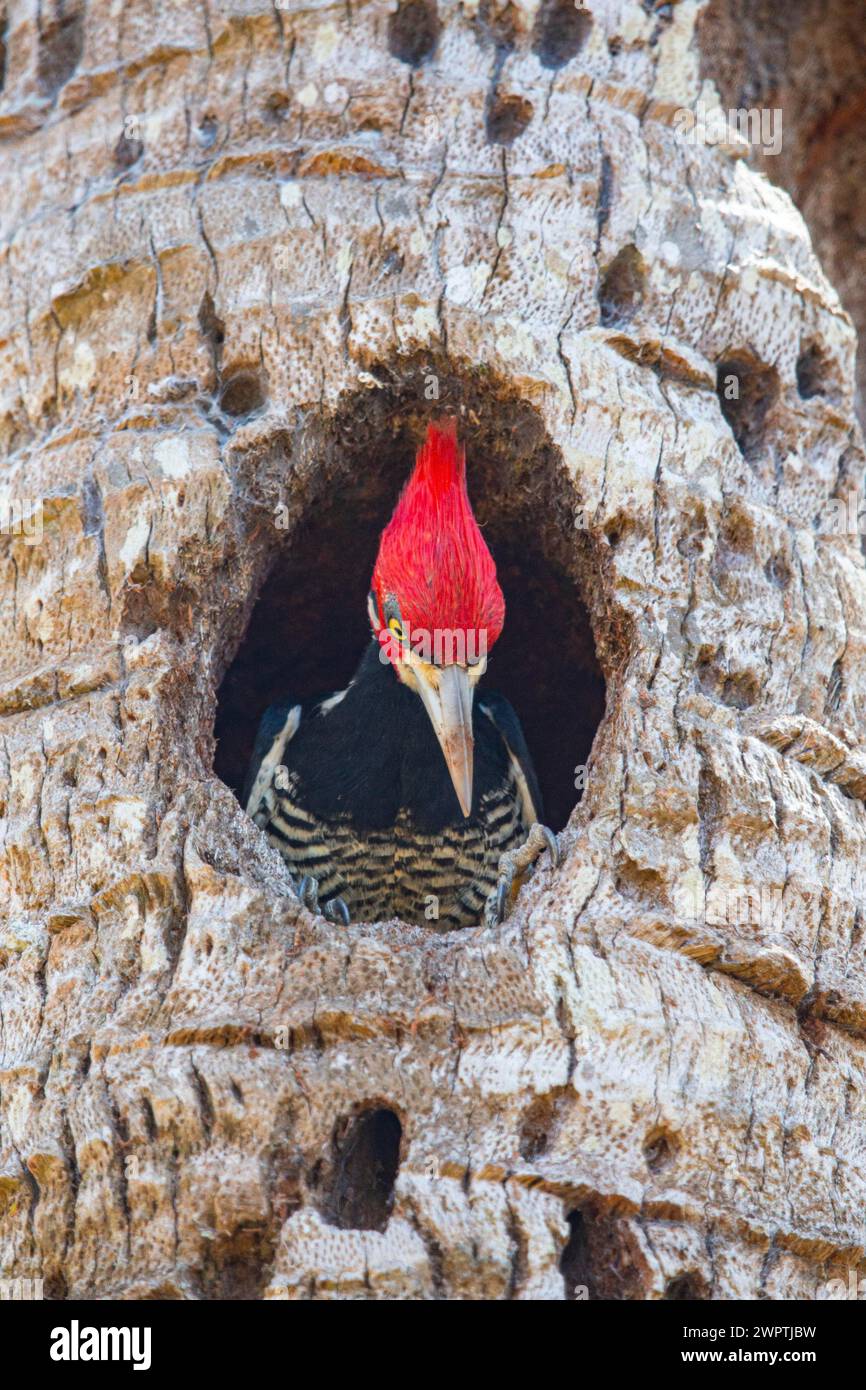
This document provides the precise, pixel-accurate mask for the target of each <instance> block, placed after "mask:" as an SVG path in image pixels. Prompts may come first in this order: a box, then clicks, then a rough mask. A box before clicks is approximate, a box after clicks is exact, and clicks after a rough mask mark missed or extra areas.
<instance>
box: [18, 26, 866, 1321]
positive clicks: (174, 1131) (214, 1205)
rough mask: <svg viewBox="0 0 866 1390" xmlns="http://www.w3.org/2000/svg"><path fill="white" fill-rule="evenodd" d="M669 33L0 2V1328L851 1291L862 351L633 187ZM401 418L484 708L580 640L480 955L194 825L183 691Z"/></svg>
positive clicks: (659, 126) (858, 1082)
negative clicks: (489, 574) (436, 470)
mask: <svg viewBox="0 0 866 1390" xmlns="http://www.w3.org/2000/svg"><path fill="white" fill-rule="evenodd" d="M700 10H701V6H700V4H698V3H694V0H682V3H680V4H676V5H673V6H662V7H661V8H660V9H659V10H658V12H656V9H655V7H654V6H652V5H651V4H641V3H638V0H620V3H617V4H614V3H605V4H603V3H601V2H600V0H597V3H595V4H594V5H593V6H592V7H591V8H590V7H587V8H586V9H585V10H582V9H575V7H574V6H572V5H566V4H564V3H560V0H543V3H542V4H541V5H540V6H539V5H537V4H536V3H535V0H520V3H519V4H517V5H513V4H512V5H509V6H507V7H506V8H503V7H497V6H495V5H492V4H491V5H487V4H485V3H481V4H474V3H464V4H463V5H457V4H453V3H446V0H440V3H439V4H438V7H437V6H436V5H435V4H434V3H433V0H411V3H406V0H403V3H402V4H401V5H400V7H399V8H395V7H394V6H393V5H389V4H387V3H385V0H365V2H362V0H351V3H345V4H342V3H341V4H339V5H329V4H327V3H317V4H315V5H307V6H303V7H302V6H299V5H296V4H290V5H287V6H285V7H281V6H277V7H272V6H270V5H268V4H266V3H264V0H246V3H235V4H231V3H225V4H211V3H209V2H208V0H203V3H201V4H196V5H192V4H188V5H171V4H168V3H165V4H160V3H151V0H147V3H145V0H132V3H128V4H124V5H123V6H120V7H118V6H116V5H113V4H109V3H106V0H92V2H91V3H87V4H86V5H85V6H83V7H78V6H77V5H76V3H75V0H67V3H66V4H65V5H63V6H60V5H58V6H57V7H56V8H55V9H52V8H50V7H48V6H46V5H45V4H44V3H43V5H42V6H41V9H40V8H39V7H37V5H36V4H35V3H34V0H7V4H6V8H5V13H6V28H5V39H4V62H3V66H2V83H3V85H2V90H0V177H2V190H3V196H2V201H0V220H2V267H0V270H2V279H3V284H4V294H3V300H2V304H0V314H2V325H0V362H2V370H0V392H2V396H0V447H2V450H3V454H4V467H3V474H2V483H0V500H2V501H3V503H4V505H5V507H6V512H5V516H6V525H5V528H0V531H2V533H0V601H2V612H3V641H2V644H0V892H2V900H0V907H2V937H0V960H2V976H0V1042H2V1064H0V1066H2V1069H0V1102H2V1105H0V1270H2V1274H3V1276H4V1277H7V1278H41V1279H43V1281H44V1287H45V1292H46V1294H47V1295H48V1296H50V1297H53V1298H64V1297H88V1298H143V1297H154V1296H157V1297H158V1296H162V1297H177V1298H192V1299H195V1298H265V1297H267V1298H280V1297H289V1298H302V1299H306V1298H361V1299H364V1298H439V1297H444V1298H469V1299H475V1298H519V1299H560V1298H563V1297H570V1296H574V1294H575V1291H576V1290H577V1291H578V1293H579V1292H580V1290H581V1289H585V1290H586V1291H588V1293H589V1295H590V1296H591V1297H614V1298H627V1299H658V1298H663V1297H669V1298H721V1299H730V1298H745V1297H755V1296H763V1297H768V1298H774V1299H775V1298H780V1299H783V1298H803V1297H805V1298H813V1297H822V1296H824V1294H825V1291H826V1288H827V1281H828V1280H830V1279H832V1278H835V1277H847V1272H848V1270H849V1269H852V1268H853V1269H856V1270H857V1271H859V1272H861V1273H862V1272H863V1269H864V1265H863V1217H862V1213H863V1210H864V1199H866V1192H864V1177H863V1173H864V1160H866V1155H864V1139H866V1128H864V1117H866V1100H864V1096H866V1045H864V1038H866V968H864V960H863V921H862V909H861V903H862V899H863V886H864V885H863V870H862V864H863V862H864V859H863V849H864V837H866V819H864V808H863V798H864V796H866V759H864V756H863V753H862V751H861V750H860V747H859V738H858V732H859V730H860V729H861V728H862V726H863V723H864V717H866V709H864V705H866V682H864V676H863V671H864V660H863V613H864V601H866V580H864V566H863V558H862V555H861V552H860V547H859V536H858V533H857V522H856V498H855V510H854V517H855V520H854V522H853V524H850V516H851V511H850V506H849V498H850V495H853V494H855V492H856V490H857V489H858V488H859V486H860V478H861V476H862V471H863V456H862V442H861V440H860V437H859V435H858V433H857V427H856V424H855V420H854V414H853V405H852V399H853V360H854V353H855V334H854V331H853V329H852V326H851V322H850V320H849V318H848V317H847V315H846V313H845V312H844V311H843V310H842V308H841V307H840V304H839V301H838V298H837V296H836V293H835V292H834V290H833V289H832V288H831V287H830V285H829V284H828V282H827V280H826V279H825V277H824V275H823V274H822V271H821V269H820V267H819V265H818V263H817V261H816V259H815V257H814V255H813V253H812V250H811V248H810V243H809V238H808V234H807V232H806V229H805V227H804V224H803V221H802V219H801V217H800V215H799V214H798V213H797V212H796V210H795V209H794V207H793V205H792V203H791V201H790V199H789V198H788V196H787V194H785V193H783V192H781V191H780V190H778V189H776V188H774V187H773V186H772V185H771V184H769V183H768V182H767V181H766V180H765V179H764V178H763V177H762V176H761V175H760V174H758V173H756V172H754V171H753V170H752V169H751V168H750V167H749V165H748V163H747V161H746V160H745V159H744V158H743V154H744V150H743V148H742V146H741V145H738V144H737V143H736V142H728V143H725V144H722V145H719V144H716V145H707V144H702V143H698V142H692V141H690V140H689V139H687V138H686V137H685V136H684V134H683V131H682V129H681V126H680V123H679V121H678V113H680V112H681V109H682V108H683V107H692V106H694V104H695V103H696V102H697V101H698V99H699V98H703V99H704V100H709V101H713V100H715V97H714V94H713V89H712V88H711V86H710V84H709V83H708V82H702V80H701V78H700V53H699V50H698V46H697V42H696V38H695V26H696V21H697V19H698V16H699V13H700ZM804 362H805V363H806V364H807V365H808V368H809V371H808V373H807V372H806V367H805V366H804ZM732 384H733V385H732ZM734 388H735V389H734ZM807 388H808V389H807ZM437 392H438V399H437V396H436V393H437ZM438 408H442V409H451V410H454V411H456V412H457V413H461V416H462V419H463V421H464V425H465V428H466V431H467V434H468V440H469V449H470V487H471V486H472V481H471V478H472V470H473V466H475V464H477V467H478V469H479V470H480V472H479V475H478V476H479V477H482V476H483V477H486V476H487V475H486V474H483V470H484V468H488V469H489V477H490V479H492V480H493V481H490V482H489V486H488V485H487V484H485V487H486V491H485V492H484V496H485V497H486V498H487V502H486V503H485V506H487V507H488V510H489V513H490V519H491V520H490V524H491V526H495V525H496V524H497V521H496V518H497V517H498V518H499V519H500V524H501V526H502V529H503V534H504V533H505V532H506V531H507V530H508V528H509V527H510V528H511V534H512V535H514V536H520V537H521V539H523V538H525V539H526V543H527V544H529V542H530V540H531V539H532V538H533V537H535V538H540V539H539V541H538V543H539V545H543V548H544V549H545V553H546V554H547V555H548V557H552V558H551V564H554V563H555V565H556V566H558V571H557V572H558V573H561V574H562V575H564V576H566V578H567V583H568V585H570V586H571V587H570V589H567V590H566V602H565V603H564V604H563V606H562V609H561V610H560V609H558V608H556V607H555V606H551V607H550V608H549V609H548V614H547V620H546V622H545V623H544V625H543V628H542V629H541V630H537V631H535V633H534V636H533V642H532V645H531V646H528V648H527V653H526V665H527V669H532V662H533V661H534V660H535V655H534V649H535V644H538V646H537V650H538V651H539V652H541V653H542V654H543V655H544V654H546V656H544V659H547V660H548V661H550V660H554V661H555V660H556V659H557V644H558V643H562V644H563V645H565V642H566V634H567V633H568V631H569V630H570V628H569V624H570V623H571V618H570V616H569V613H568V611H567V609H568V604H569V603H570V601H571V599H570V597H569V595H570V594H573V597H574V602H575V604H577V603H578V602H580V603H582V604H583V605H584V606H585V608H586V611H587V612H588V615H589V625H590V627H591V630H592V635H593V641H594V646H595V651H596V653H597V660H598V663H599V665H600V669H601V672H602V673H603V676H604V680H605V682H606V689H607V697H606V698H607V703H606V710H605V714H604V718H603V719H602V721H601V723H600V726H599V728H598V731H597V733H596V735H595V740H594V743H593V745H592V753H591V756H590V758H589V760H588V761H589V766H588V772H587V774H586V789H585V791H584V794H583V796H582V799H581V800H580V802H579V804H578V806H577V807H576V809H575V810H574V812H573V814H572V816H571V819H570V821H569V824H568V827H567V829H566V830H565V832H564V833H563V836H562V843H563V849H564V851H565V860H564V864H563V866H562V867H561V868H560V869H559V870H558V871H557V872H555V873H554V872H552V871H551V869H550V868H549V866H547V867H545V866H544V865H542V866H541V867H540V868H539V870H538V872H537V873H536V874H535V875H534V877H533V878H532V879H531V881H530V882H529V883H528V884H527V885H526V886H525V887H524V889H523V890H522V892H521V894H520V896H519V898H518V900H517V903H516V906H515V909H514V911H513V913H512V914H511V916H510V917H509V918H508V920H507V921H506V923H505V924H504V925H503V926H502V927H501V928H499V929H496V930H482V931H477V932H463V933H451V934H440V933H437V932H436V931H434V930H431V929H429V928H425V927H422V926H418V925H407V924H403V923H400V922H396V921H395V922H389V923H380V924H373V925H363V924H360V925H353V926H351V927H350V928H348V929H343V928H338V927H335V926H333V925H330V924H328V923H326V922H325V921H323V920H322V919H321V918H318V917H313V916H311V915H310V914H309V913H308V912H307V911H306V910H305V909H304V908H302V907H301V906H300V905H299V904H298V902H297V901H296V899H295V898H294V897H293V895H292V894H291V891H290V883H289V879H288V874H287V871H286V870H285V868H284V866H283V865H282V863H281V861H280V860H279V859H278V857H277V856H276V854H275V853H274V852H273V851H272V850H271V849H270V848H269V847H268V845H267V844H266V842H265V840H264V838H263V836H262V835H261V833H260V832H259V831H258V830H257V828H256V827H255V826H254V825H253V824H252V822H251V821H250V820H249V819H248V818H247V817H246V815H245V814H244V812H243V811H242V809H241V807H240V805H239V804H238V801H237V800H236V798H235V796H234V795H233V793H232V791H231V790H230V789H229V787H228V786H226V785H225V784H224V782H223V781H221V780H220V779H219V778H218V777H217V776H216V775H215V774H214V772H213V760H214V752H215V748H214V737H213V729H214V720H215V717H216V714H217V698H218V691H219V690H220V688H221V683H222V681H223V677H224V676H225V673H226V671H227V670H228V669H229V667H230V666H231V663H232V662H233V661H234V659H235V657H236V655H237V653H238V651H239V649H240V647H241V643H242V640H243V636H244V633H245V631H246V630H247V624H248V623H249V620H250V615H251V613H252V612H253V606H254V603H255V599H256V595H257V594H258V593H259V591H260V589H261V586H262V585H265V584H266V583H267V579H268V575H270V574H273V573H274V566H279V565H280V564H282V563H284V561H285V557H286V556H287V555H288V556H289V557H291V555H292V554H293V553H294V551H293V547H295V546H298V545H301V543H302V538H303V536H304V535H305V534H306V532H305V527H309V525H311V524H312V523H311V518H314V517H315V516H316V515H317V514H318V513H319V512H320V511H322V514H324V515H325V516H330V515H331V514H332V513H333V512H334V509H335V508H336V509H339V507H340V506H344V505H347V504H346V503H345V499H346V498H352V499H355V500H354V501H353V503H352V505H353V506H354V505H355V503H356V502H357V508H358V513H357V514H358V517H359V518H361V519H363V520H364V524H365V525H367V524H368V521H369V518H368V515H367V512H366V511H365V510H364V508H365V506H366V499H367V498H368V496H369V497H372V496H373V494H374V493H375V496H376V499H377V500H376V503H375V505H376V507H379V506H380V504H383V498H385V496H386V494H387V496H389V497H391V499H392V500H393V496H394V492H395V489H396V487H397V486H399V469H400V468H403V470H404V472H405V468H406V466H407V465H408V455H407V454H406V452H405V450H404V444H405V443H406V441H407V440H409V439H410V438H415V437H417V432H418V429H419V428H420V426H421V423H422V422H423V420H424V419H425V418H427V417H428V416H429V414H430V412H431V410H433V409H438ZM401 432H402V433H401ZM398 445H399V447H398ZM398 455H399V458H398ZM485 460H486V461H487V462H485ZM473 461H475V464H474V462H473ZM380 463H381V468H380ZM383 470H384V471H383ZM382 479H384V481H382ZM496 479H498V482H496V481H495V480H496ZM353 489H354V491H353ZM376 489H378V491H376ZM482 490H483V489H482ZM834 500H835V501H836V502H838V503H840V504H841V506H834V505H833V504H834ZM23 503H26V504H27V507H28V508H29V510H28V511H27V524H26V526H25V522H24V519H23V518H22V517H21V516H20V515H19V516H18V519H17V520H18V524H16V514H15V507H16V506H19V512H20V504H23ZM370 507H371V508H372V509H373V510H375V508H373V503H372V502H371V503H370ZM329 508H330V509H331V511H329V510H328V509H329ZM372 514H373V512H372V510H371V511H370V516H372ZM377 514H378V513H377ZM37 518H38V522H39V528H40V531H41V534H39V535H37V531H36V526H37ZM345 519H346V517H345V515H344V517H343V520H344V524H345ZM283 522H284V523H285V524H282V523H283ZM335 524H336V523H335ZM359 524H360V522H359ZM521 528H522V529H521ZM341 535H345V538H346V545H345V547H344V549H345V550H346V552H347V553H348V551H349V550H350V549H351V535H352V533H351V528H349V530H347V531H346V532H345V533H341ZM323 544H324V543H323ZM322 553H323V555H324V554H327V555H328V557H329V559H331V560H333V559H334V555H333V553H332V552H326V551H323V552H322ZM337 559H339V557H337ZM347 563H348V560H347ZM515 564H517V562H515ZM324 568H325V566H324V565H323V572H324ZM327 568H328V569H329V572H332V570H333V566H332V565H330V564H329V565H328V566H327ZM515 572H516V570H515ZM531 579H532V575H531V573H530V574H529V578H528V579H527V581H526V582H527V585H530V584H531ZM330 617H331V615H330V614H328V613H319V614H317V615H316V618H317V624H316V626H317V627H326V626H327V623H328V621H329V620H330ZM313 636H315V633H314V634H313ZM575 640H576V639H575ZM539 659H542V657H541V656H540V657H539ZM594 659H595V658H593V660H594ZM573 698H574V699H577V698H579V697H578V695H577V694H574V696H573ZM554 732H555V731H554ZM226 737H228V734H226ZM561 759H562V760H563V761H564V762H565V763H566V766H567V767H568V768H569V775H570V767H571V765H572V761H573V762H574V763H577V762H580V761H581V759H580V757H579V756H578V754H577V753H576V752H575V748H574V747H573V746H572V745H571V744H570V743H566V742H565V741H564V744H563V747H562V749H561ZM576 798H577V792H575V799H576ZM395 1117H396V1118H395Z"/></svg>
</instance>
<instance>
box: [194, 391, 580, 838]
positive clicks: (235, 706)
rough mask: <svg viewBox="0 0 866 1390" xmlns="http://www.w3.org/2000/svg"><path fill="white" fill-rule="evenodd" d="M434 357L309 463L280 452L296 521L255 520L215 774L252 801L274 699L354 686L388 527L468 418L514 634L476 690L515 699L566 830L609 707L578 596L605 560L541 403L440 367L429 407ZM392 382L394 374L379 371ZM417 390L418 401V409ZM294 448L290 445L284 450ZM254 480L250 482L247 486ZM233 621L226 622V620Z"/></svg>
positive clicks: (309, 453)
mask: <svg viewBox="0 0 866 1390" xmlns="http://www.w3.org/2000/svg"><path fill="white" fill-rule="evenodd" d="M426 372H427V368H426V366H423V365H421V366H419V367H418V372H417V376H414V377H411V378H409V379H406V380H404V381H403V382H397V383H395V384H394V387H393V390H389V389H382V390H377V391H369V392H362V393H360V394H359V395H358V396H357V397H354V398H353V399H352V400H351V402H349V404H348V405H347V406H346V408H345V409H344V410H343V411H341V413H340V415H339V416H338V417H336V418H335V419H333V420H331V421H330V422H327V423H326V424H325V425H323V426H322V427H321V428H316V431H315V434H314V435H311V436H310V437H309V438H308V443H307V446H306V448H305V449H303V450H302V451H301V452H302V453H303V466H295V467H293V466H292V463H291V461H290V459H289V458H288V457H287V456H286V455H285V454H282V455H280V454H279V450H278V451H277V456H276V462H275V463H274V465H273V468H274V470H275V471H276V472H277V474H278V475H279V476H280V484H279V485H280V487H281V489H282V492H283V496H284V509H285V514H286V515H285V527H284V529H279V527H280V522H275V518H274V514H273V511H272V510H271V509H270V508H268V510H266V511H265V510H263V511H262V512H260V513H259V514H258V515H257V516H256V517H254V518H251V519H250V529H251V530H253V529H255V530H256V532H257V536H258V542H259V544H264V545H265V546H266V547H267V554H266V556H265V558H264V560H263V564H262V569H263V571H264V573H265V577H264V582H263V583H262V585H261V588H260V591H259V594H258V601H257V602H256V603H255V606H254V607H253V609H252V614H251V616H250V617H249V620H248V622H247V625H246V631H245V633H244V634H243V636H242V638H240V631H239V629H240V628H241V627H242V624H243V620H244V613H243V611H242V609H241V607H240V605H241V604H242V603H243V598H244V596H243V595H239V596H238V604H239V611H238V613H237V614H236V615H235V618H234V622H235V624H236V629H235V630H236V632H237V635H238V638H240V640H239V646H238V647H237V649H236V655H235V656H234V660H233V661H232V662H231V665H230V666H229V667H228V670H227V672H226V675H225V677H224V679H223V682H222V685H221V687H220V689H219V692H218V697H217V710H216V721H215V736H216V740H217V747H216V756H215V761H214V769H215V772H216V774H217V776H218V777H220V778H221V779H222V780H223V781H224V782H225V783H226V784H227V785H228V786H229V787H231V788H232V790H233V791H234V792H235V794H236V795H237V796H238V797H240V796H241V794H242V788H243V784H244V780H245V777H246V772H247V767H248V764H249V760H250V757H251V754H252V749H253V743H254V740H255V735H256V730H257V728H258V723H259V720H260V718H261V716H262V714H263V713H264V711H265V709H267V707H268V706H269V705H272V704H275V703H277V702H278V701H281V700H284V699H287V698H289V697H291V699H292V700H293V701H295V700H304V699H308V698H311V697H313V696H316V695H323V696H324V695H328V694H330V693H333V692H336V691H338V690H342V689H344V688H345V686H346V685H347V684H348V682H349V680H350V679H351V677H352V676H353V675H354V672H355V670H356V668H357V665H358V662H359V661H360V659H361V656H362V654H363V651H364V649H365V647H366V645H367V643H368V642H369V641H370V628H369V622H368V618H367V607H366V604H367V594H368V592H369V588H370V577H371V574H372V570H373V564H374V561H375V557H376V552H377V549H378V543H379V537H380V534H381V531H382V529H383V527H384V526H385V525H386V523H387V522H388V520H389V518H390V516H391V513H392V511H393V508H394V504H395V502H396V500H397V496H398V494H399V492H400V489H401V487H402V485H403V483H404V482H405V480H406V478H407V476H408V474H409V472H410V470H411V467H412V463H413V461H414V456H415V449H416V447H417V446H418V444H419V443H420V441H421V440H422V439H423V437H424V433H425V430H426V425H427V421H428V420H429V419H430V418H435V417H436V416H439V415H442V414H445V413H448V412H451V413H453V414H456V415H457V416H458V418H459V420H460V425H459V429H460V436H461V439H462V441H463V443H464V444H465V447H466V453H467V472H468V482H469V495H470V498H471V501H472V505H473V508H474V510H475V514H476V517H477V518H478V521H479V524H480V525H481V527H482V529H483V531H484V534H485V537H486V539H487V543H488V545H489V546H490V549H491V551H492V553H493V556H494V558H495V560H496V563H497V567H498V573H499V581H500V583H501V585H502V589H503V591H504V594H505V602H506V619H505V628H504V631H503V634H502V636H501V637H500V639H499V641H498V642H497V643H496V646H495V647H494V648H493V649H492V651H491V653H490V658H489V666H488V671H487V673H486V675H485V676H484V678H483V680H482V683H481V687H480V690H481V692H482V693H483V691H484V690H485V689H487V690H495V691H499V692H500V693H501V694H503V695H504V696H505V697H506V698H507V699H508V700H509V701H510V702H511V704H512V705H513V706H514V709H515V710H516V712H517V715H518V718H519V719H520V721H521V723H522V725H523V730H524V734H525V736H526V741H527V744H528V746H529V750H530V753H531V755H532V758H533V760H534V763H535V767H536V771H537V773H538V778H539V782H540V785H541V792H542V797H543V801H544V817H545V820H546V822H547V824H548V825H550V826H551V828H552V829H554V830H561V829H562V827H563V826H564V825H565V823H566V821H567V820H568V817H569V815H570V813H571V811H572V809H573V807H574V806H575V804H576V802H577V801H578V800H579V799H580V796H581V794H582V789H583V787H584V785H585V782H586V774H585V768H586V764H587V763H588V762H589V758H590V750H591V748H592V743H593V739H594V737H595V733H596V730H597V729H598V726H599V724H600V723H601V720H602V718H603V716H604V711H605V680H604V676H603V674H602V670H601V667H600V665H599V661H598V658H597V656H596V650H595V643H594V638H593V632H592V629H591V626H590V621H589V615H588V611H587V608H586V606H585V603H584V602H583V601H582V595H584V594H586V595H587V596H588V595H589V594H590V593H591V592H593V586H594V584H595V582H596V576H597V574H598V570H599V566H598V563H597V562H596V561H595V560H594V558H593V552H592V548H591V545H592V543H591V541H590V539H589V537H588V533H587V532H586V531H582V530H579V529H576V524H575V522H576V513H577V512H578V510H579V509H578V500H577V497H576V494H575V491H574V486H573V483H572V482H571V480H570V478H569V477H568V475H567V473H566V471H565V467H564V465H563V463H562V460H561V459H560V457H559V455H558V453H557V451H556V450H555V449H554V448H553V447H552V446H551V445H550V443H549V442H548V441H547V439H546V436H545V433H544V429H543V426H542V424H541V421H540V420H539V418H538V416H537V415H536V414H535V412H534V411H533V410H532V409H531V407H529V406H527V405H525V404H524V403H523V402H520V401H514V400H510V399H507V398H503V396H502V395H501V394H500V393H499V391H498V389H497V387H496V386H495V384H494V383H493V382H491V381H489V380H485V381H481V380H480V379H479V380H474V379H473V380H469V381H467V380H465V379H463V378H460V377H457V376H456V375H453V376H448V375H446V374H445V372H444V371H443V372H442V374H441V375H439V376H437V377H436V378H435V380H436V382H437V383H438V389H439V399H438V402H434V403H432V404H427V403H425V401H424V389H425V381H427V379H428V378H427V376H426V375H425V373H426ZM377 375H378V376H379V378H380V379H383V378H384V377H386V376H387V372H386V371H385V370H384V369H382V368H379V369H377ZM419 400H420V404H419ZM287 447H288V446H287ZM254 486H255V484H254V482H253V481H252V479H245V480H244V481H243V490H244V492H246V493H247V494H248V493H249V491H250V490H251V489H252V488H253V487H254ZM230 623H231V619H229V621H228V623H227V626H228V625H230Z"/></svg>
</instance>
